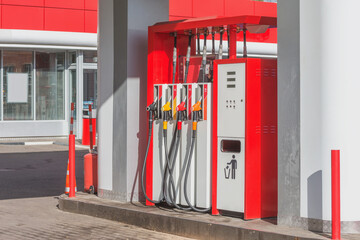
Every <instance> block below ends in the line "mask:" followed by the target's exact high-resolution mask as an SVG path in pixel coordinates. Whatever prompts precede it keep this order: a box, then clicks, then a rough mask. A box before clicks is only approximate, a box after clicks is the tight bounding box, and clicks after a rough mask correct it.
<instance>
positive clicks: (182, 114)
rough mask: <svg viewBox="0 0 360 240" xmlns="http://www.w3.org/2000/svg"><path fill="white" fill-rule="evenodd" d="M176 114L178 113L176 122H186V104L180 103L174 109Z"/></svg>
mask: <svg viewBox="0 0 360 240" xmlns="http://www.w3.org/2000/svg"><path fill="white" fill-rule="evenodd" d="M176 112H178V122H182V121H186V120H187V117H186V116H187V114H186V102H185V101H183V102H181V103H180V104H179V105H178V106H177V107H176Z"/></svg>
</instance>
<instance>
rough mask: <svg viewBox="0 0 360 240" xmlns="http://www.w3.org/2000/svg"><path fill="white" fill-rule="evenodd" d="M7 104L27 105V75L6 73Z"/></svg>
mask: <svg viewBox="0 0 360 240" xmlns="http://www.w3.org/2000/svg"><path fill="white" fill-rule="evenodd" d="M7 102H8V103H27V102H28V74H27V73H8V74H7Z"/></svg>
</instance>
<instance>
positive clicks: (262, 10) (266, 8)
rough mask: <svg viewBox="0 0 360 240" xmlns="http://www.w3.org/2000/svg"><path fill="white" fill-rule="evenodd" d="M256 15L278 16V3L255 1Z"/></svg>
mask: <svg viewBox="0 0 360 240" xmlns="http://www.w3.org/2000/svg"><path fill="white" fill-rule="evenodd" d="M254 6H255V8H254V10H255V15H261V16H267V17H276V16H277V4H274V3H263V2H254Z"/></svg>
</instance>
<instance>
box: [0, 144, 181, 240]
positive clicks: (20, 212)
mask: <svg viewBox="0 0 360 240" xmlns="http://www.w3.org/2000/svg"><path fill="white" fill-rule="evenodd" d="M67 149H68V148H67V146H64V145H39V146H37V145H35V146H26V145H12V144H1V143H0V240H2V239H6V240H11V239H171V240H177V239H179V240H181V239H186V238H181V237H178V236H173V235H170V234H164V233H159V232H154V231H150V230H146V229H143V228H139V227H135V226H131V225H127V224H123V223H119V222H114V221H109V220H105V219H100V218H96V217H90V216H85V215H80V214H73V213H67V212H64V211H61V210H59V209H58V196H59V195H61V194H63V193H64V189H65V177H66V169H67V160H68V151H67ZM87 153H88V150H83V149H78V150H77V151H76V182H77V188H78V191H82V190H83V156H84V155H85V154H87Z"/></svg>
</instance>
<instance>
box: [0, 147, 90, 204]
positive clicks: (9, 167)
mask: <svg viewBox="0 0 360 240" xmlns="http://www.w3.org/2000/svg"><path fill="white" fill-rule="evenodd" d="M87 153H88V151H76V183H77V189H78V191H82V190H83V186H84V182H83V180H84V178H83V174H84V170H83V162H84V161H83V156H84V155H85V154H87ZM67 160H68V152H67V151H57V152H29V153H2V154H0V200H2V199H15V198H32V197H46V196H56V195H60V194H62V193H64V190H65V178H66V170H67Z"/></svg>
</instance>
